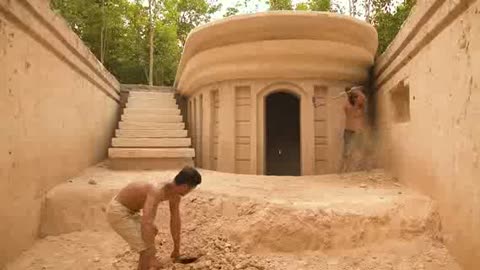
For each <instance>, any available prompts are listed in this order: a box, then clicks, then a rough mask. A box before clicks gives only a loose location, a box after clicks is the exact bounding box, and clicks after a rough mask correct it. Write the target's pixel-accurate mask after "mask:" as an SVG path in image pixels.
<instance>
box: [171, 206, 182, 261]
mask: <svg viewBox="0 0 480 270" xmlns="http://www.w3.org/2000/svg"><path fill="white" fill-rule="evenodd" d="M169 202H170V232H171V233H172V239H173V252H172V258H174V259H175V258H177V257H178V256H179V255H180V227H181V221H180V198H179V197H177V198H173V199H170V201H169Z"/></svg>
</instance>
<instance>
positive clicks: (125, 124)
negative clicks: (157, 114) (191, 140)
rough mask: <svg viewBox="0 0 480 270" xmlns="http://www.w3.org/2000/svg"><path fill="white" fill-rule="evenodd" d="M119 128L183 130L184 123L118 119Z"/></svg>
mask: <svg viewBox="0 0 480 270" xmlns="http://www.w3.org/2000/svg"><path fill="white" fill-rule="evenodd" d="M119 127H120V129H154V130H165V129H167V130H168V129H174V130H183V129H185V123H183V122H180V123H158V122H140V121H120V123H119Z"/></svg>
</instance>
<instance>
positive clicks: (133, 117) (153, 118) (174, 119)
mask: <svg viewBox="0 0 480 270" xmlns="http://www.w3.org/2000/svg"><path fill="white" fill-rule="evenodd" d="M122 120H124V121H143V122H155V123H157V122H158V123H178V122H182V121H183V119H182V116H181V115H138V114H123V115H122Z"/></svg>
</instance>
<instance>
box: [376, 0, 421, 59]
mask: <svg viewBox="0 0 480 270" xmlns="http://www.w3.org/2000/svg"><path fill="white" fill-rule="evenodd" d="M373 5H374V10H373V14H372V18H371V23H372V24H373V26H375V28H376V29H377V33H378V52H379V53H383V52H384V51H385V50H386V49H387V47H388V45H390V43H391V42H392V41H393V39H394V38H395V36H396V35H397V34H398V32H399V31H400V29H401V27H402V25H403V23H404V22H405V20H406V19H407V17H408V15H409V14H410V11H411V9H412V7H413V6H414V5H415V0H405V1H404V2H403V3H401V4H400V5H398V6H397V7H396V8H395V9H393V8H392V6H393V3H392V1H390V0H374V1H373Z"/></svg>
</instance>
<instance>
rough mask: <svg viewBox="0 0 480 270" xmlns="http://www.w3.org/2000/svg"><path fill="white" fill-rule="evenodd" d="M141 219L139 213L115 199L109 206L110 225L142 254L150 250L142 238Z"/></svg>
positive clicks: (108, 217)
mask: <svg viewBox="0 0 480 270" xmlns="http://www.w3.org/2000/svg"><path fill="white" fill-rule="evenodd" d="M140 218H141V216H140V214H139V213H138V212H133V211H131V210H130V209H128V208H127V207H125V206H123V205H122V204H121V203H120V202H118V201H117V200H116V199H115V198H113V199H112V201H111V202H110V204H109V205H108V208H107V220H108V223H110V226H112V228H113V230H114V231H115V232H117V233H118V234H119V235H120V236H121V237H122V238H123V239H124V240H125V241H127V243H128V244H129V245H130V247H131V248H132V249H133V250H135V251H136V252H141V251H144V250H146V249H147V248H148V247H147V245H146V244H145V242H144V241H143V238H142V229H141V223H140Z"/></svg>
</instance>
